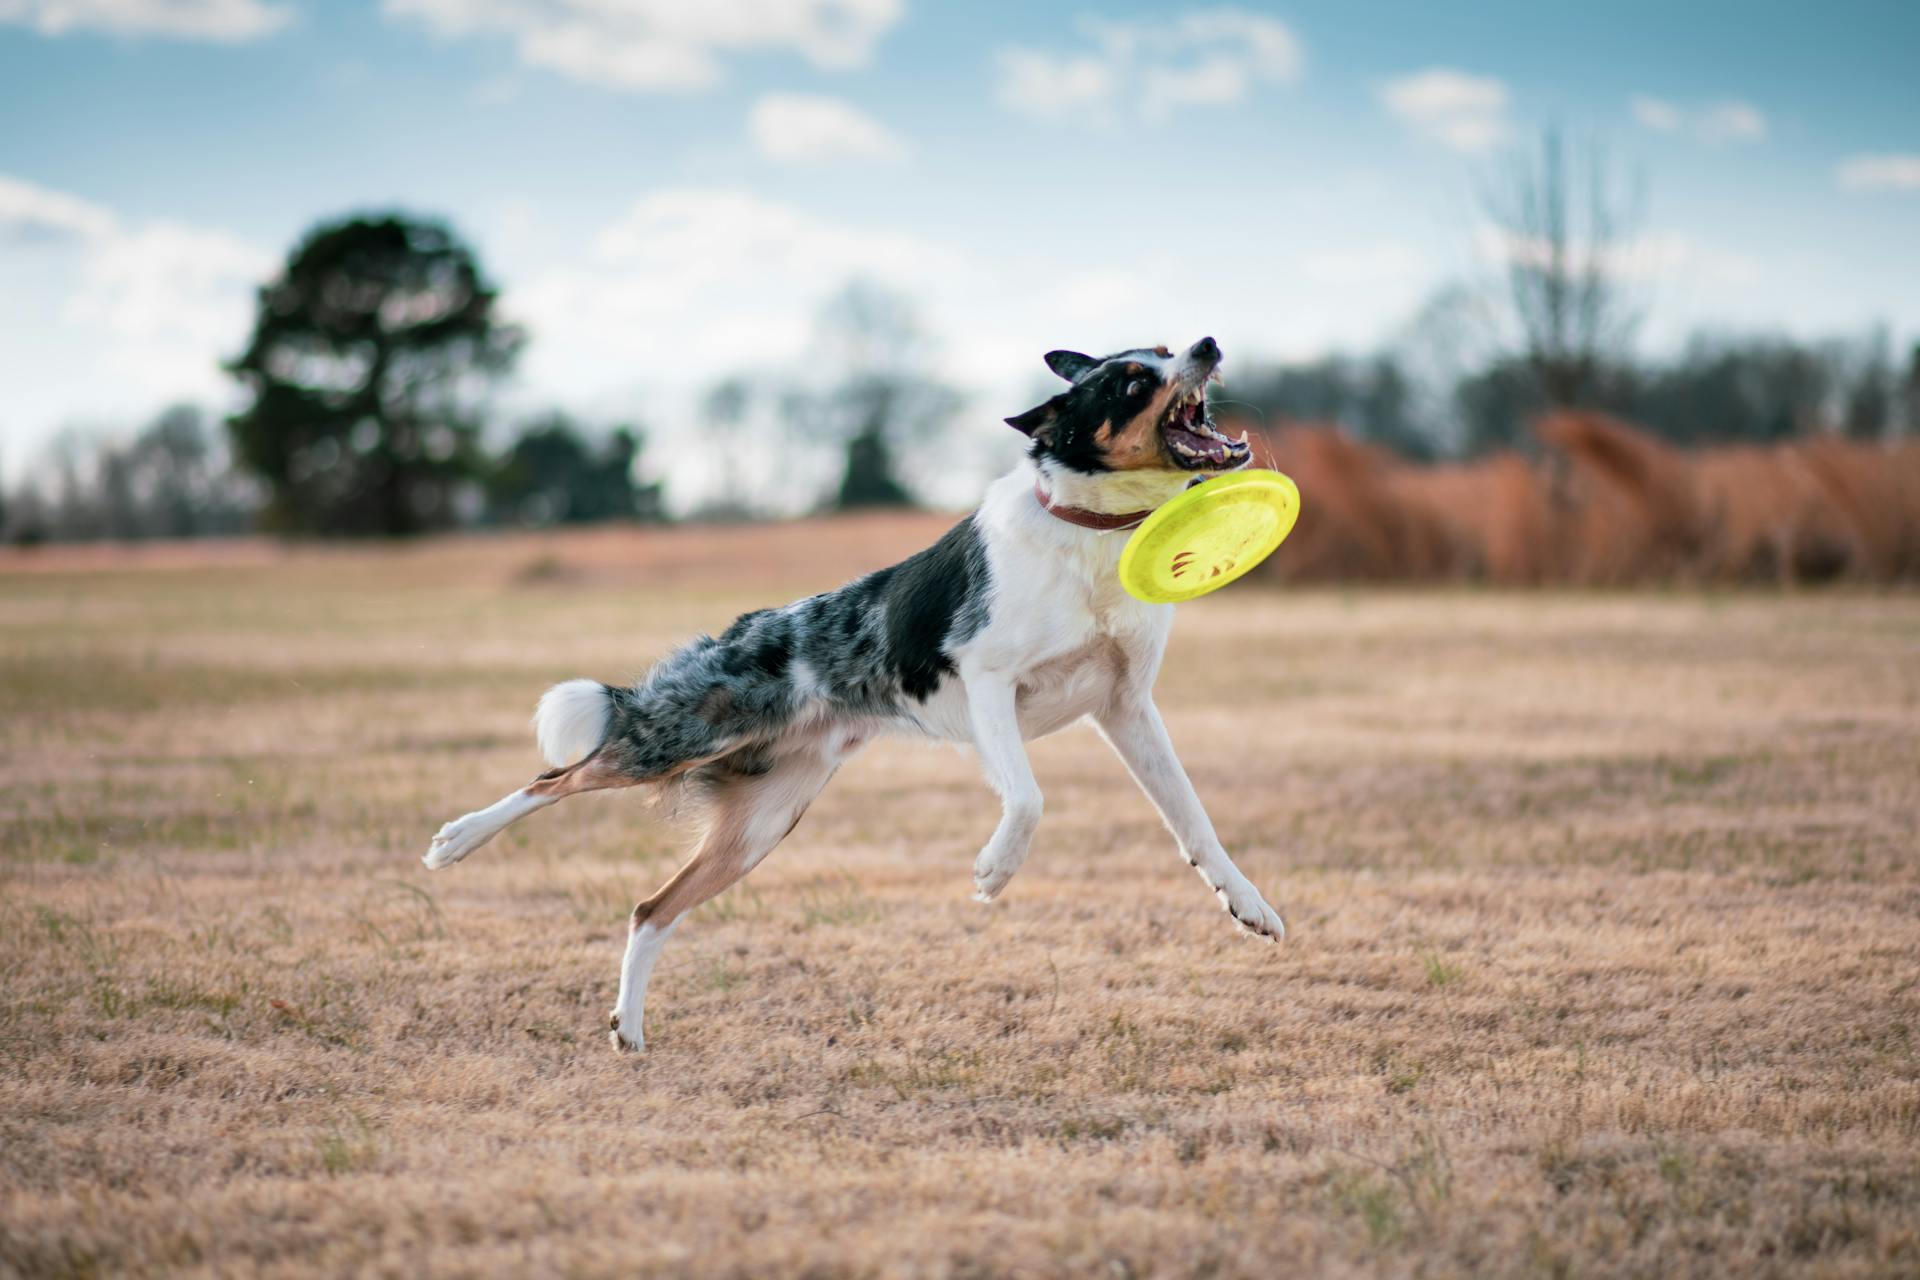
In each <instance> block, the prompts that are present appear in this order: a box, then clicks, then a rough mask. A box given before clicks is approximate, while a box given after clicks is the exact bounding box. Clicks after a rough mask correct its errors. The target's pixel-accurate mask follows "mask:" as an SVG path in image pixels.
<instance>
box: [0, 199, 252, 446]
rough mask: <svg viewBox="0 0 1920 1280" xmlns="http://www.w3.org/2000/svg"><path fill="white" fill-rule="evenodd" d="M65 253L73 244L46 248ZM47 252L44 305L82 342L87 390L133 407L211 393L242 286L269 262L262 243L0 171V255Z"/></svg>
mask: <svg viewBox="0 0 1920 1280" xmlns="http://www.w3.org/2000/svg"><path fill="white" fill-rule="evenodd" d="M9 232H10V233H11V234H10V235H9V234H7V233H9ZM65 254H71V255H74V256H72V257H71V258H65V257H60V256H58V255H65ZM48 255H53V256H52V257H49V258H48V260H49V261H52V262H56V263H59V264H62V265H59V266H57V267H56V268H54V269H55V270H56V271H57V272H58V273H60V274H59V276H58V278H60V279H62V280H63V281H64V282H65V284H64V287H63V290H62V295H61V301H60V302H59V304H58V305H57V306H55V307H53V308H50V314H51V315H52V316H53V318H54V319H55V320H56V321H57V322H59V323H60V324H61V325H62V326H65V327H68V328H70V329H71V330H72V331H73V334H74V338H75V340H76V341H77V342H80V343H84V344H85V346H86V347H87V348H89V350H90V351H91V353H92V358H91V359H90V361H89V363H90V365H91V366H92V367H94V368H97V369H98V370H100V371H102V372H104V373H105V374H107V375H108V377H107V379H105V381H106V382H108V383H110V384H111V386H110V387H106V388H103V387H93V388H91V389H90V393H100V392H103V391H105V392H107V393H109V394H110V395H111V397H112V398H113V399H114V400H115V402H116V403H119V404H128V405H132V406H134V407H136V408H137V409H138V410H140V411H144V410H146V409H148V408H151V407H152V405H153V404H154V403H156V402H159V401H162V400H165V399H168V398H173V397H179V396H212V395H216V394H218V392H219V390H220V389H221V386H222V383H223V378H222V375H221V374H220V370H219V365H218V361H219V359H220V357H221V356H223V355H226V354H230V353H233V352H235V351H237V350H238V348H239V346H240V344H241V343H242V342H243V341H244V340H245V337H246V332H247V319H248V316H249V315H250V313H251V308H252V300H253V293H254V289H255V287H256V286H257V285H258V284H259V283H260V282H261V281H263V280H264V279H266V278H267V276H268V275H269V274H271V272H272V271H273V269H274V265H275V263H274V258H273V255H271V254H269V253H266V252H265V251H263V250H261V249H259V248H258V247H256V246H254V245H251V244H248V243H246V242H245V241H243V240H240V239H238V238H237V237H235V236H232V235H230V234H228V233H227V232H224V231H220V230H216V229H212V228H204V227H190V226H184V225H181V224H179V223H173V222H164V221H144V222H129V221H128V220H127V219H125V218H123V217H121V216H120V215H118V214H116V213H115V212H114V211H113V210H111V209H108V208H106V207H105V206H103V205H99V204H95V203H94V202H92V201H89V200H85V199H82V198H81V197H79V196H74V195H69V194H67V193H65V192H60V191H53V190H50V189H48V188H45V187H41V186H37V185H35V184H33V183H30V182H25V181H22V180H20V179H18V178H11V177H7V176H6V175H0V264H3V263H6V262H7V261H8V260H9V259H10V258H12V259H16V260H17V261H18V262H19V263H20V264H21V265H23V266H24V265H26V264H28V263H30V262H32V261H33V260H35V259H36V258H41V257H45V256H48ZM69 263H70V265H65V264H69ZM68 273H70V274H68ZM74 398H75V399H76V400H84V399H85V393H83V394H81V395H77V396H75V397H74Z"/></svg>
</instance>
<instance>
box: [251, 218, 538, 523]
mask: <svg viewBox="0 0 1920 1280" xmlns="http://www.w3.org/2000/svg"><path fill="white" fill-rule="evenodd" d="M494 304H495V291H494V289H493V288H492V286H491V285H489V284H488V283H487V281H486V280H485V278H484V277H483V276H482V275H481V271H480V266H479V263H478V262H477V261H476V260H475V258H474V255H473V252H472V251H471V250H470V249H468V248H467V246H466V245H464V244H462V243H461V242H460V240H459V239H458V238H457V237H456V236H455V235H454V233H453V232H452V231H451V230H450V229H448V228H447V227H446V226H445V225H444V224H442V223H439V222H434V221H426V220H418V219H411V218H406V217H402V216H399V215H389V216H383V217H373V218H348V219H345V220H343V221H338V222H330V223H325V224H323V225H321V226H318V227H315V228H314V229H313V230H312V231H310V232H308V233H307V236H306V238H305V239H304V240H302V241H301V242H300V244H299V245H298V246H297V247H296V248H295V249H294V251H293V254H292V256H291V257H289V258H288V260H287V265H286V269H285V270H284V271H283V272H282V274H281V275H280V277H279V278H278V279H277V280H275V281H273V282H272V283H270V284H268V285H266V286H264V287H263V288H262V289H261V290H260V297H259V310H258V314H257V316H256V319H255V321H254V329H253V336H252V339H251V340H250V341H249V343H248V344H247V349H246V351H245V352H244V353H242V354H241V355H240V357H239V358H238V359H236V360H234V361H233V362H232V363H231V364H230V365H229V366H228V368H229V370H230V371H231V372H232V373H233V375H234V377H235V378H236V379H238V381H239V382H240V384H241V386H242V387H243V388H244V389H245V390H246V391H247V393H248V394H249V395H250V396H251V398H252V403H251V404H250V405H249V406H248V407H247V408H246V409H245V410H244V411H243V412H241V413H240V414H238V415H237V416H235V417H233V418H231V419H229V421H228V426H229V428H230V430H231V432H232V437H233V451H234V460H235V463H236V464H237V465H238V466H239V467H241V468H243V469H244V470H246V471H248V472H250V473H252V474H253V475H255V476H258V477H259V478H260V479H261V480H262V481H264V482H265V484H266V486H267V488H268V491H269V501H268V506H267V512H266V515H267V519H268V522H269V524H270V525H272V526H273V527H276V528H279V529H281V530H283V531H286V532H295V533H318V534H385V535H389V536H398V535H404V534H411V533H416V532H419V531H421V530H424V529H430V528H435V527H439V526H444V525H446V524H449V523H451V521H452V519H453V517H454V514H455V511H454V499H455V495H456V491H457V489H458V488H459V487H460V486H461V485H462V484H463V483H465V482H468V481H470V480H472V479H474V478H475V477H477V476H479V475H480V474H481V472H482V468H483V459H482V457H481V454H480V450H479V422H478V415H477V413H476V412H475V410H474V408H473V401H474V399H475V397H476V395H477V393H478V392H479V391H480V390H481V389H483V388H484V386H485V384H486V383H487V382H488V381H489V380H491V379H492V378H495V377H497V376H499V375H500V374H502V373H504V372H505V371H506V370H507V369H509V368H510V367H511V366H512V363H513V360H514V357H515V356H516V355H517V354H518V352H519V350H520V347H521V344H522V335H521V334H520V332H519V330H517V329H515V328H513V327H512V326H510V325H505V324H502V323H500V322H499V321H498V320H497V319H496V317H495V314H494Z"/></svg>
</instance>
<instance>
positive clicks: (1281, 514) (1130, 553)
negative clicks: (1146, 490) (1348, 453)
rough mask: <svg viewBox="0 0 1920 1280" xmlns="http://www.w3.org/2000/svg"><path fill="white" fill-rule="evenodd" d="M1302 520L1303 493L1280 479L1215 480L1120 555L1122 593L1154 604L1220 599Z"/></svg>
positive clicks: (1146, 527)
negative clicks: (1207, 597)
mask: <svg viewBox="0 0 1920 1280" xmlns="http://www.w3.org/2000/svg"><path fill="white" fill-rule="evenodd" d="M1299 517H1300V489H1299V487H1298V486H1297V485H1295V484H1294V483H1293V481H1292V480H1290V479H1288V478H1287V477H1286V476H1283V475H1281V474H1280V473H1279V472H1278V471H1263V470H1258V469H1256V470H1252V471H1235V472H1233V473H1232V474H1230V475H1224V476H1215V477H1214V478H1213V479H1211V480H1206V481H1203V482H1201V483H1199V484H1196V485H1194V486H1193V487H1192V488H1191V489H1188V490H1186V491H1185V492H1184V493H1182V494H1181V495H1180V496H1179V497H1177V498H1174V499H1172V500H1170V501H1168V502H1164V503H1162V504H1161V505H1160V506H1159V507H1158V508H1156V509H1155V511H1154V513H1153V514H1152V515H1150V516H1148V517H1147V518H1146V520H1145V522H1143V523H1142V524H1141V526H1140V527H1139V528H1138V529H1135V530H1134V531H1133V536H1132V537H1130V538H1128V539H1127V545H1126V546H1125V547H1124V548H1122V549H1121V552H1120V585H1121V586H1123V587H1125V588H1126V589H1127V593H1128V594H1129V595H1131V596H1133V597H1134V598H1135V599H1139V600H1145V601H1146V602H1147V603H1148V604H1178V603H1179V602H1180V601H1182V600H1191V599H1193V598H1194V597H1195V596H1203V595H1205V594H1207V592H1209V591H1218V590H1219V589H1220V588H1221V587H1224V586H1226V585H1227V584H1228V583H1229V582H1232V581H1233V580H1234V579H1236V578H1238V577H1240V576H1241V575H1242V574H1244V573H1246V572H1247V571H1248V570H1249V569H1251V568H1253V567H1254V566H1255V565H1257V564H1259V563H1260V562H1261V561H1262V560H1265V559H1266V558H1267V557H1268V556H1270V555H1272V554H1273V549H1274V548H1275V547H1277V546H1279V545H1280V544H1281V542H1283V541H1284V540H1285V539H1286V536H1287V535H1288V534H1289V533H1291V532H1293V522H1294V521H1295V520H1297V519H1299Z"/></svg>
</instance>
